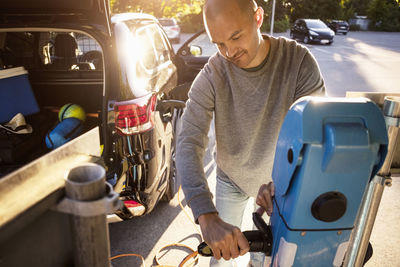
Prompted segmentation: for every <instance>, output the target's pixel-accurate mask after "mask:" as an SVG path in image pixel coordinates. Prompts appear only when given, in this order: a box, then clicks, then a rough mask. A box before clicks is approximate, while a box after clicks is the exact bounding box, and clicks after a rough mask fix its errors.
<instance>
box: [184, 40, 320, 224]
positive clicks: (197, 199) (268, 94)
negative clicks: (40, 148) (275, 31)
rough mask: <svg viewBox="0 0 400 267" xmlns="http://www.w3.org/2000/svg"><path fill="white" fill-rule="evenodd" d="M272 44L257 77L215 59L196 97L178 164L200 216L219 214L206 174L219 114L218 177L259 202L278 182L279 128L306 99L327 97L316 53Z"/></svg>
mask: <svg viewBox="0 0 400 267" xmlns="http://www.w3.org/2000/svg"><path fill="white" fill-rule="evenodd" d="M264 38H269V39H270V43H271V46H270V51H269V54H268V59H267V62H266V64H265V65H264V66H263V67H262V68H261V69H259V70H257V71H254V72H249V71H246V70H243V69H241V68H239V67H237V66H235V65H234V64H232V63H231V62H229V61H227V60H226V59H224V58H223V57H222V56H221V55H220V54H219V53H217V54H215V55H214V56H212V57H210V59H209V61H208V63H207V64H206V65H205V66H204V68H203V69H202V71H201V72H200V73H199V74H198V76H197V77H196V79H195V80H194V82H193V85H192V88H191V89H190V91H189V100H188V101H187V106H186V109H185V111H184V114H183V116H182V130H181V132H180V134H179V136H178V141H177V154H176V165H177V173H178V176H179V179H180V180H181V182H182V189H183V191H184V193H185V198H186V201H187V203H188V205H189V206H190V207H191V209H192V212H193V215H194V217H195V219H196V221H197V218H198V217H199V216H200V215H201V214H204V213H209V212H216V209H215V206H214V204H213V202H212V194H211V192H210V190H209V187H208V184H207V180H206V177H205V173H204V168H203V156H204V152H205V150H206V148H207V144H208V137H207V133H208V130H209V127H210V122H211V121H212V118H213V115H214V116H215V137H216V163H217V174H218V176H219V177H220V178H221V179H230V180H231V181H232V182H233V183H234V184H236V185H237V186H238V187H239V188H240V189H241V190H242V191H243V192H245V193H246V194H248V195H249V196H252V197H255V196H256V195H257V192H258V189H259V187H260V186H261V185H262V184H264V183H268V182H270V181H272V178H271V173H272V166H273V161H274V154H275V146H276V142H277V138H278V135H279V130H280V127H281V124H282V122H283V120H284V117H285V115H286V113H287V111H288V109H289V108H290V106H291V104H292V103H293V102H294V101H295V100H297V99H298V98H300V97H302V96H305V95H310V94H319V95H321V94H322V95H323V94H324V93H325V85H324V81H323V78H322V76H321V73H320V70H319V67H318V64H317V62H316V60H315V58H314V57H313V56H312V55H311V53H310V51H309V50H308V49H307V48H306V47H304V46H302V45H300V44H298V43H296V42H295V41H292V40H289V39H286V38H282V37H281V38H275V37H267V36H264Z"/></svg>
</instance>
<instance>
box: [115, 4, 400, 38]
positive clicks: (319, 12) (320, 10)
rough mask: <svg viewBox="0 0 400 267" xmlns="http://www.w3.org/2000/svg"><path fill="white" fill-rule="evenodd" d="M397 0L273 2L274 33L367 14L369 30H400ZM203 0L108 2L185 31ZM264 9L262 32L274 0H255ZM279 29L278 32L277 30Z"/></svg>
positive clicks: (197, 18)
mask: <svg viewBox="0 0 400 267" xmlns="http://www.w3.org/2000/svg"><path fill="white" fill-rule="evenodd" d="M399 1H400V0H276V5H275V20H274V32H277V31H285V30H286V28H288V27H289V24H290V23H293V22H294V21H295V20H296V19H298V18H318V19H321V20H329V19H344V20H349V19H350V18H353V17H354V16H355V15H363V16H365V15H368V17H369V18H370V19H371V21H372V25H373V27H372V29H376V30H390V31H393V30H394V31H400V29H399V28H400V26H399V25H400V21H399V20H400V11H399V9H400V2H399ZM204 2H205V0H110V3H111V8H112V9H111V10H112V12H114V13H121V12H144V13H149V14H152V15H154V16H155V17H175V18H177V19H178V21H180V22H181V23H182V25H183V28H184V29H186V30H188V31H194V30H198V29H200V28H201V27H202V16H201V9H202V6H203V4H204ZM256 2H257V4H258V5H259V6H261V7H262V8H263V9H264V14H265V16H264V21H265V23H264V26H263V30H264V31H265V30H268V31H269V25H270V20H271V13H272V3H273V0H256ZM278 28H279V29H278Z"/></svg>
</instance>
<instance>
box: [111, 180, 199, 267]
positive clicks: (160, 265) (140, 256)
mask: <svg viewBox="0 0 400 267" xmlns="http://www.w3.org/2000/svg"><path fill="white" fill-rule="evenodd" d="M181 190H182V186H179V189H178V196H177V198H178V203H179V206H180V207H181V209H182V211H183V212H184V213H185V215H186V216H187V218H188V219H189V221H190V222H191V223H192V224H193V225H194V228H196V231H197V233H198V234H199V235H200V236H201V233H200V231H199V229H198V228H197V225H196V224H195V223H194V221H193V220H192V218H191V217H190V215H189V214H188V213H187V212H186V210H185V209H184V207H183V205H182V203H181V201H180V198H179V193H180V191H181ZM168 247H184V248H186V249H189V250H190V251H192V253H190V254H189V255H187V256H186V257H185V258H184V259H183V260H182V261H181V263H180V264H179V266H178V267H184V266H185V265H184V264H185V263H188V262H189V260H190V259H192V258H193V261H192V262H189V263H188V265H187V267H190V266H194V265H196V263H197V261H198V258H199V253H198V252H197V251H196V250H194V249H192V248H190V247H188V246H186V245H183V244H179V243H175V244H170V245H166V246H164V247H162V248H161V249H160V250H158V252H157V253H156V255H155V256H154V260H155V262H156V263H157V264H158V265H156V266H155V267H176V266H173V265H168V264H167V265H165V264H160V263H159V262H158V253H160V251H162V250H164V249H166V248H168ZM132 256H134V257H139V258H140V259H141V260H142V263H143V266H144V267H145V263H144V258H143V256H142V255H140V254H119V255H116V256H113V257H111V258H110V260H113V259H117V258H120V257H132Z"/></svg>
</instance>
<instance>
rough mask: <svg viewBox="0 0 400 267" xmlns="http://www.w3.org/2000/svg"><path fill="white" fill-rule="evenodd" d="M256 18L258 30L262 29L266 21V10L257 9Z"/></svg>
mask: <svg viewBox="0 0 400 267" xmlns="http://www.w3.org/2000/svg"><path fill="white" fill-rule="evenodd" d="M254 18H255V20H256V22H257V28H260V27H261V25H262V23H263V20H264V9H263V8H262V7H260V6H259V7H257V10H256V12H255V13H254Z"/></svg>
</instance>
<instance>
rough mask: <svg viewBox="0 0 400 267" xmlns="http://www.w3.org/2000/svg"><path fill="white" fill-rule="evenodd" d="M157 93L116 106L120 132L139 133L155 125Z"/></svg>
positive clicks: (116, 119)
mask: <svg viewBox="0 0 400 267" xmlns="http://www.w3.org/2000/svg"><path fill="white" fill-rule="evenodd" d="M156 101H157V95H155V94H149V95H146V96H143V97H140V98H137V99H134V100H130V101H124V102H117V103H115V106H114V112H115V128H116V129H117V131H118V132H119V133H120V134H123V135H132V134H138V133H142V132H145V131H148V130H150V129H153V127H154V110H155V107H156Z"/></svg>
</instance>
